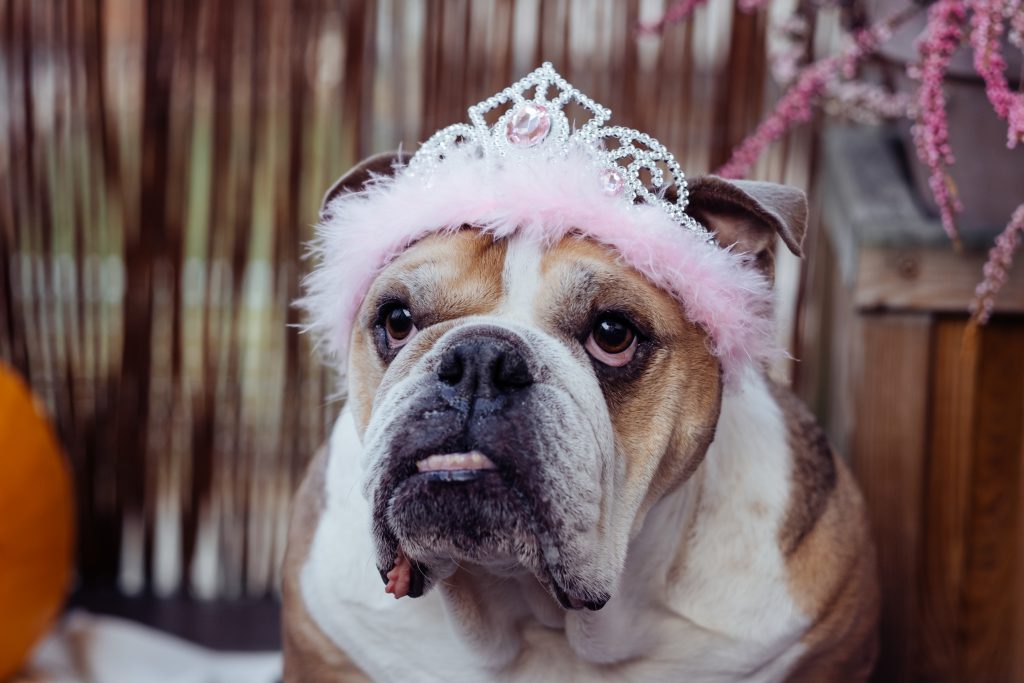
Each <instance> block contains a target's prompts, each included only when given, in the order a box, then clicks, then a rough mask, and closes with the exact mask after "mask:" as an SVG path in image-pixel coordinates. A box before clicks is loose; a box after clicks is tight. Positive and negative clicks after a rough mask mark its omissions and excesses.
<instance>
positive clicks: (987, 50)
mask: <svg viewBox="0 0 1024 683" xmlns="http://www.w3.org/2000/svg"><path fill="white" fill-rule="evenodd" d="M1007 4H1008V3H1007V2H1006V0H974V2H973V8H974V13H973V15H972V17H971V47H972V48H973V50H974V68H975V70H976V71H977V72H978V74H979V75H980V76H981V77H982V78H983V79H984V81H985V93H986V94H987V95H988V101H989V102H990V103H991V104H992V109H994V110H995V112H996V114H997V115H998V116H999V118H1001V119H1004V120H1006V122H1007V124H1008V126H1007V131H1006V146H1007V147H1009V148H1011V149H1012V148H1014V147H1016V146H1017V143H1018V142H1020V141H1021V140H1024V93H1019V92H1013V91H1012V90H1010V85H1009V83H1007V80H1006V60H1005V59H1003V54H1002V46H1001V42H1000V41H1001V39H1002V36H1003V17H1004V11H1005V10H1006V9H1007V7H1006V5H1007ZM1017 9H1018V10H1019V9H1020V8H1019V7H1018V8H1017ZM1018 14H1019V12H1018ZM1021 21H1022V20H1020V19H1017V20H1016V21H1015V22H1014V25H1013V26H1014V29H1017V28H1019V25H1020V23H1021Z"/></svg>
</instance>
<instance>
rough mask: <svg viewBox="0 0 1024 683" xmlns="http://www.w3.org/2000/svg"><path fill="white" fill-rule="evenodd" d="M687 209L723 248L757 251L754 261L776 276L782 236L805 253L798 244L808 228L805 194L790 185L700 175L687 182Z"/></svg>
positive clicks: (791, 245) (794, 248) (792, 249)
mask: <svg viewBox="0 0 1024 683" xmlns="http://www.w3.org/2000/svg"><path fill="white" fill-rule="evenodd" d="M689 190H690V195H689V202H688V204H687V207H686V211H687V213H689V214H690V215H692V216H693V217H694V218H696V219H697V220H699V221H700V222H701V223H703V224H704V225H705V226H706V227H707V228H708V229H709V230H711V231H713V232H714V233H715V240H717V242H718V243H719V244H720V245H722V246H723V247H727V246H730V245H732V244H735V245H736V248H737V250H739V251H741V252H746V253H748V254H751V255H753V257H754V259H755V263H756V264H757V266H758V268H759V269H761V270H762V271H763V272H764V273H765V274H766V275H768V277H773V275H774V271H775V259H774V256H773V254H772V247H773V246H774V245H775V237H776V235H778V236H779V237H781V238H782V241H783V242H785V243H786V246H787V247H789V250H790V251H791V252H793V253H794V254H796V255H797V256H803V251H802V250H801V248H800V245H801V244H802V243H803V241H804V231H805V230H806V228H807V196H806V195H805V194H804V193H803V191H802V190H798V189H797V188H795V187H790V186H788V185H779V184H777V183H765V182H759V181H753V180H726V179H724V178H719V177H718V176H703V177H700V178H696V179H695V180H693V181H692V182H691V183H690V185H689Z"/></svg>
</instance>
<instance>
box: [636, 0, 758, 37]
mask: <svg viewBox="0 0 1024 683" xmlns="http://www.w3.org/2000/svg"><path fill="white" fill-rule="evenodd" d="M707 1H708V0H678V1H677V2H676V3H675V4H674V5H672V6H671V7H669V8H668V9H667V10H665V13H664V14H662V15H661V17H659V18H658V20H657V21H655V22H652V23H649V24H640V25H639V26H638V27H637V28H638V30H639V32H640V33H658V32H660V31H662V30H664V28H665V27H666V26H671V25H672V24H680V23H682V22H684V21H686V20H687V19H689V18H690V17H691V16H692V15H693V13H694V11H695V10H696V9H697V8H698V7H700V6H701V5H705V4H707ZM768 2H769V0H739V8H740V10H741V11H743V12H753V11H755V10H757V9H759V8H760V7H763V6H764V5H767V4H768Z"/></svg>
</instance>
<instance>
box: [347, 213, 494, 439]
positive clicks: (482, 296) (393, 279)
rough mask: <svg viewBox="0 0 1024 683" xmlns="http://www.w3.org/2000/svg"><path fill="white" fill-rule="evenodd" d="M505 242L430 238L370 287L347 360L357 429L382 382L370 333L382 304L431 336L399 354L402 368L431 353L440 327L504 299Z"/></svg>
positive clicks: (470, 234) (465, 233)
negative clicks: (396, 304) (394, 303)
mask: <svg viewBox="0 0 1024 683" xmlns="http://www.w3.org/2000/svg"><path fill="white" fill-rule="evenodd" d="M505 249H506V242H504V241H494V240H493V239H492V238H491V237H490V236H488V235H483V234H481V233H479V232H477V231H475V230H461V231H459V232H456V233H454V234H450V235H431V236H429V237H426V238H424V239H422V240H421V241H420V242H418V243H417V244H416V245H415V247H412V248H410V249H408V250H406V251H405V252H403V253H402V254H401V255H400V256H398V258H396V259H395V260H394V261H393V262H391V263H390V264H389V265H388V266H387V267H386V268H385V269H384V270H383V272H381V274H380V276H378V277H377V279H376V281H374V283H373V285H372V287H371V288H370V291H369V293H368V294H367V296H366V299H365V301H364V302H363V305H362V306H361V307H360V310H359V314H358V316H357V318H356V325H355V326H354V329H353V332H352V335H353V339H352V346H351V348H352V351H351V357H350V360H349V402H350V405H351V407H352V410H353V414H354V416H355V418H356V426H357V427H358V429H359V430H360V432H361V431H362V430H364V429H365V428H366V425H367V424H368V423H369V421H370V412H371V409H372V407H373V397H374V395H375V394H376V393H377V390H378V388H379V387H380V383H381V380H382V379H383V377H384V370H385V365H384V363H383V361H382V360H381V358H380V354H379V353H378V351H377V345H376V341H375V340H374V338H373V333H372V327H373V324H374V322H375V321H376V315H377V308H378V306H379V304H380V302H381V301H382V300H384V299H392V300H400V301H402V302H403V303H404V304H405V305H407V306H408V307H409V310H410V311H411V312H412V314H413V320H415V321H416V324H417V327H420V328H421V329H424V330H428V329H429V330H430V334H429V335H420V337H422V338H417V339H414V340H413V341H412V342H411V343H410V346H409V348H408V349H405V350H403V353H402V356H403V362H405V363H408V362H410V360H411V359H413V358H418V357H419V356H420V355H422V354H423V353H425V352H426V351H427V350H429V349H430V346H431V345H432V343H433V341H436V339H437V338H438V337H439V336H440V332H441V331H442V330H443V329H446V328H445V327H443V326H441V325H439V324H440V323H443V322H445V321H449V320H455V319H457V318H461V317H464V316H468V315H481V314H484V313H488V312H490V311H493V310H494V309H495V308H496V307H497V305H498V303H499V301H500V299H501V295H502V282H501V273H502V268H503V267H504V263H505Z"/></svg>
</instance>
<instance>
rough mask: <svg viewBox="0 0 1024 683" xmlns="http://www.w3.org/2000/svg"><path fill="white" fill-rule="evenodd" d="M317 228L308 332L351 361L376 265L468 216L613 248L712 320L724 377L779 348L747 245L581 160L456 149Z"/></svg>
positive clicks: (694, 314) (339, 209)
mask: <svg viewBox="0 0 1024 683" xmlns="http://www.w3.org/2000/svg"><path fill="white" fill-rule="evenodd" d="M328 213H329V214H330V218H329V219H327V220H326V221H324V222H323V223H321V224H320V225H318V226H317V238H316V241H315V242H314V243H313V247H312V252H313V255H314V256H316V257H317V258H318V260H319V265H318V266H317V268H316V269H315V270H314V271H313V273H311V274H310V275H309V277H308V278H307V279H306V281H305V282H304V287H305V291H306V296H305V297H304V298H303V299H302V300H301V301H300V302H299V305H300V306H301V307H302V308H304V309H305V310H306V312H307V315H308V324H307V326H306V329H307V331H309V332H311V333H312V334H313V335H314V337H315V339H316V340H317V343H318V345H320V346H321V347H322V348H323V349H324V350H325V351H326V352H327V353H328V355H329V356H330V357H331V358H332V359H334V360H335V361H336V362H337V363H338V365H339V367H341V369H342V370H344V366H345V365H347V356H348V344H349V339H350V337H351V331H352V324H353V321H354V320H355V317H356V315H357V313H358V311H359V308H360V306H361V305H362V302H363V298H364V297H365V296H366V293H367V291H368V290H369V287H370V285H371V283H372V282H373V280H374V278H375V277H376V276H377V274H378V273H379V272H380V271H381V269H382V268H383V267H384V266H385V265H386V264H387V263H389V262H390V261H391V260H392V259H394V258H395V257H396V256H397V255H398V254H400V253H401V252H402V251H403V250H404V249H405V248H407V247H408V246H409V245H411V244H412V243H413V242H415V241H416V240H418V239H421V238H422V237H424V236H426V235H429V234H431V233H435V232H442V231H445V230H457V229H459V228H461V227H462V226H463V225H465V224H471V225H473V226H475V227H477V228H479V229H480V230H482V231H484V232H487V233H490V234H491V235H493V236H494V238H495V239H500V238H504V237H508V236H510V235H512V234H515V233H518V234H521V235H525V236H527V237H528V238H529V239H533V240H537V241H539V242H542V243H545V244H553V243H555V242H557V241H558V240H560V239H561V238H562V237H564V236H566V235H572V234H581V235H584V236H586V237H588V238H590V239H593V240H595V241H597V242H600V243H603V244H605V245H607V246H609V247H611V248H612V249H614V250H615V251H616V252H617V253H618V254H619V255H620V256H621V257H622V259H623V260H624V261H625V262H626V263H628V264H629V265H631V266H632V267H634V268H636V269H637V270H638V271H639V272H640V273H642V274H643V275H645V276H646V277H647V278H648V279H650V280H651V282H653V283H654V284H656V285H658V286H659V287H661V288H663V289H665V290H666V291H668V292H669V293H671V294H672V295H673V296H674V297H675V298H676V299H678V300H679V302H680V303H681V304H682V306H683V309H684V312H685V313H686V315H687V316H688V317H689V318H690V319H691V320H693V321H695V322H696V323H698V324H700V325H701V326H703V327H704V329H705V330H707V332H708V335H709V337H710V338H711V341H712V345H713V346H712V348H713V351H714V353H715V354H716V355H717V356H718V358H719V359H720V361H721V363H722V365H723V368H724V369H725V372H726V373H727V375H731V374H733V372H734V371H736V370H738V369H740V368H741V367H742V366H745V365H748V364H750V363H757V362H760V361H762V360H764V359H766V358H767V357H769V356H771V355H773V354H775V353H776V352H777V349H776V347H775V345H774V336H773V333H774V329H773V322H772V306H771V287H770V283H769V282H768V281H767V280H766V279H765V278H764V277H763V276H762V275H761V274H760V273H758V272H757V271H756V270H755V269H753V268H751V267H750V266H749V265H747V263H746V260H747V259H746V257H745V256H744V255H742V254H737V253H736V252H734V251H732V250H729V249H723V248H721V247H718V246H717V245H715V244H713V243H709V242H707V241H705V239H704V238H703V237H702V236H699V235H695V234H693V233H691V232H689V231H687V230H685V229H684V228H682V227H680V226H679V225H678V224H676V223H674V222H673V221H672V220H671V219H670V218H669V217H668V216H667V215H665V214H664V213H663V212H662V211H661V210H660V209H657V208H653V207H648V206H629V205H628V204H626V203H625V202H623V201H622V200H621V199H615V198H610V197H607V196H605V195H604V194H603V193H602V192H601V189H600V183H599V182H598V179H597V176H596V171H595V170H594V169H593V168H592V167H590V166H589V165H588V164H587V162H586V161H584V160H582V159H574V158H570V159H566V160H562V161H550V160H548V161H544V162H535V163H530V162H528V161H517V162H515V163H514V164H509V165H507V166H505V167H499V166H497V165H495V164H491V163H489V162H487V161H484V160H480V159H470V158H450V159H448V160H446V161H445V162H444V164H443V165H442V166H441V167H440V168H438V169H437V170H435V171H434V172H433V173H432V174H431V176H430V178H429V180H428V181H427V182H425V181H424V179H422V178H418V177H414V176H412V175H410V174H408V173H402V172H399V173H398V174H397V176H396V177H395V178H380V179H378V180H376V181H375V182H373V183H371V184H370V185H369V186H368V187H367V189H366V190H365V191H363V192H359V193H354V194H348V195H343V196H340V197H338V198H336V199H335V200H333V202H332V203H331V205H330V207H329V210H328Z"/></svg>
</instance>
